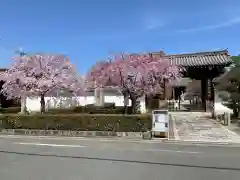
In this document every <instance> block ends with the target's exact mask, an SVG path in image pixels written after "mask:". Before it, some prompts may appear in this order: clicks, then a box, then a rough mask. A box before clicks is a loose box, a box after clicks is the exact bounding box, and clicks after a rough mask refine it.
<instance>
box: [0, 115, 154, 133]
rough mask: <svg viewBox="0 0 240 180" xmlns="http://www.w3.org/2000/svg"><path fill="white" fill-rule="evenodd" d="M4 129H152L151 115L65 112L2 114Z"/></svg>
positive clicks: (0, 118)
mask: <svg viewBox="0 0 240 180" xmlns="http://www.w3.org/2000/svg"><path fill="white" fill-rule="evenodd" d="M0 120H1V123H0V124H1V125H0V128H2V129H41V130H79V131H114V132H143V131H146V130H149V129H151V124H152V122H151V116H150V115H116V114H112V115H106V114H102V115H100V114H98V115H97V114H94V115H92V114H81V115H78V114H64V115H48V114H45V115H39V114H38V115H37V114H36V115H30V116H23V115H7V114H6V115H2V116H0Z"/></svg>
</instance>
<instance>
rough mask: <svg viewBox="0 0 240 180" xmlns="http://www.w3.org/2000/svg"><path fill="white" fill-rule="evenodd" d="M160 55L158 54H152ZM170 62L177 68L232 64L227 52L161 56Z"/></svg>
mask: <svg viewBox="0 0 240 180" xmlns="http://www.w3.org/2000/svg"><path fill="white" fill-rule="evenodd" d="M152 54H153V55H160V53H152ZM163 56H164V57H165V58H167V59H168V60H169V61H170V64H172V65H177V66H185V67H191V66H206V65H228V64H231V63H232V60H231V57H230V55H229V54H228V51H227V50H221V51H210V52H197V53H187V54H172V55H171V54H170V55H163Z"/></svg>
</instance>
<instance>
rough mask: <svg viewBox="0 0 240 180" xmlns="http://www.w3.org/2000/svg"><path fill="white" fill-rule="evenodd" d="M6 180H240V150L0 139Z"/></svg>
mask: <svg viewBox="0 0 240 180" xmlns="http://www.w3.org/2000/svg"><path fill="white" fill-rule="evenodd" d="M0 179H1V180H16V179H17V180H30V179H31V180H45V179H46V180H158V179H163V180H173V179H177V180H193V179H194V180H203V179H209V180H222V179H223V180H226V179H231V180H235V179H236V180H239V179H240V147H234V146H230V147H224V146H207V145H189V144H165V143H158V142H153V143H151V142H150V141H139V142H137V141H136V142H134V141H111V140H105V139H78V140H73V139H64V138H44V139H42V138H25V137H17V138H15V137H4V136H0Z"/></svg>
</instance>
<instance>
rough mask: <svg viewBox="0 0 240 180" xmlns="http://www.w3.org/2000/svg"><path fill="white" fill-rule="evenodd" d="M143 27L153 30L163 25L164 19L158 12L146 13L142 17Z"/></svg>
mask: <svg viewBox="0 0 240 180" xmlns="http://www.w3.org/2000/svg"><path fill="white" fill-rule="evenodd" d="M142 23H143V28H144V29H145V30H153V29H157V28H160V27H163V26H164V25H165V21H164V20H163V18H162V16H161V15H160V14H158V13H153V12H151V13H149V12H148V13H146V14H145V15H144V17H143V19H142Z"/></svg>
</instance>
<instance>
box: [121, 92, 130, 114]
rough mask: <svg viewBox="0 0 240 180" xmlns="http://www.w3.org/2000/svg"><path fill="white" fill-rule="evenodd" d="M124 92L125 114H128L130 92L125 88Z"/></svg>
mask: <svg viewBox="0 0 240 180" xmlns="http://www.w3.org/2000/svg"><path fill="white" fill-rule="evenodd" d="M122 94H123V98H124V110H123V111H124V112H123V113H124V114H127V113H128V112H127V109H128V103H129V94H128V92H127V91H126V90H123V91H122Z"/></svg>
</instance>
